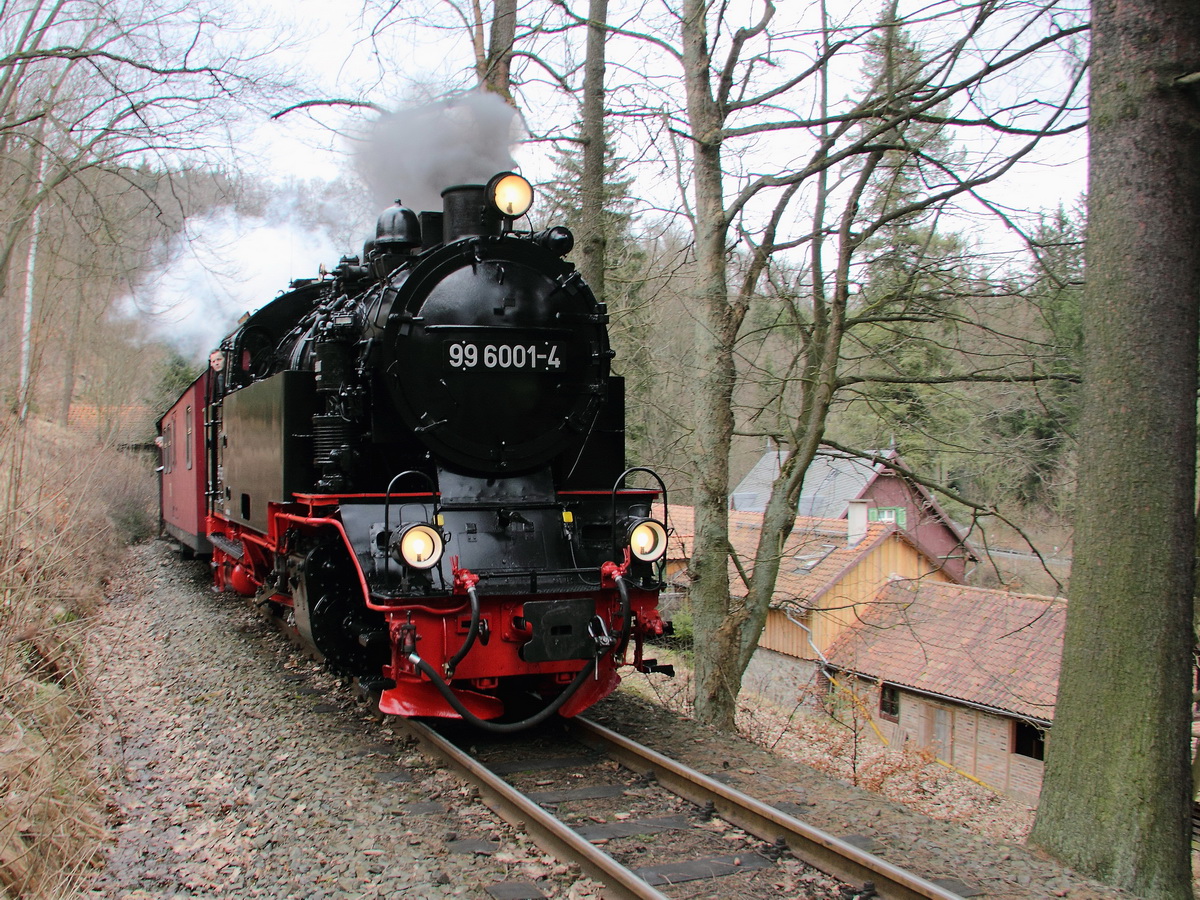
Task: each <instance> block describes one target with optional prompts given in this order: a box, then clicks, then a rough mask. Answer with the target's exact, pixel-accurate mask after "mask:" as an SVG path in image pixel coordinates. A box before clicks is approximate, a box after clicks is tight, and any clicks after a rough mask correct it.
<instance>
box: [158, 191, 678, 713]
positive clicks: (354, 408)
mask: <svg viewBox="0 0 1200 900" xmlns="http://www.w3.org/2000/svg"><path fill="white" fill-rule="evenodd" d="M442 199H443V210H442V211H441V212H422V213H421V214H420V215H419V216H418V215H417V214H416V213H415V212H413V211H412V210H410V209H408V208H406V207H404V206H402V205H400V203H399V201H397V205H395V206H393V207H391V208H390V209H388V210H386V211H385V212H384V213H383V215H382V216H380V218H379V221H378V225H377V228H376V234H375V237H374V239H373V240H370V241H368V242H367V243H366V245H365V247H364V250H363V255H362V256H361V257H345V258H343V259H342V260H341V261H340V263H339V264H338V265H337V267H336V268H335V269H334V270H333V271H332V272H325V271H322V272H321V274H320V277H318V278H314V279H307V280H298V281H295V282H293V283H292V285H291V287H290V289H289V290H288V291H287V292H285V293H283V294H281V295H280V296H279V297H277V298H276V299H274V300H273V301H271V302H270V303H268V304H266V305H265V306H264V307H262V308H261V309H260V310H258V311H257V312H255V313H254V314H252V315H250V316H248V317H246V318H245V319H244V320H243V321H242V323H241V325H240V326H239V327H238V329H237V330H236V331H234V332H233V334H231V335H230V336H229V337H227V338H226V339H225V340H224V341H223V342H222V343H221V345H220V348H219V350H217V351H214V353H213V354H212V356H211V357H210V366H209V369H208V370H207V371H206V372H205V373H204V374H202V375H201V376H200V377H199V378H198V379H197V380H196V382H195V383H193V384H192V385H191V386H190V387H189V388H188V389H187V390H186V391H185V392H184V394H183V395H182V396H181V397H180V398H179V400H178V401H176V403H175V404H174V405H173V406H172V407H171V408H170V409H169V410H168V412H167V413H166V414H165V415H164V416H163V418H162V419H161V420H160V423H159V426H160V441H159V442H160V444H161V447H162V468H161V472H162V505H163V509H162V517H163V522H164V528H165V530H166V531H167V532H168V533H169V534H171V535H173V536H174V537H175V538H176V539H177V540H179V541H180V542H181V543H182V544H184V545H186V546H187V547H189V548H191V549H192V550H195V551H197V552H200V553H205V554H211V559H212V568H213V574H214V582H215V586H216V587H217V588H219V589H232V590H234V591H236V592H238V593H240V594H243V595H246V596H249V597H253V598H255V600H256V602H257V603H258V604H259V605H261V606H263V607H265V608H267V609H269V610H270V611H272V612H273V613H275V614H276V615H277V616H279V617H281V618H283V619H284V620H285V621H286V622H288V623H290V626H291V627H292V628H293V630H294V633H295V634H296V635H297V636H298V637H299V638H300V639H301V640H302V641H303V642H304V643H306V644H307V645H308V646H309V647H311V648H312V650H314V651H315V652H316V653H318V654H319V655H320V656H321V657H323V658H324V660H325V661H326V663H327V664H328V665H329V666H330V667H331V668H332V669H334V670H335V671H337V672H339V673H342V674H345V675H348V676H352V677H354V678H356V679H357V680H358V681H359V683H360V684H361V685H362V686H363V687H364V688H366V689H367V690H369V691H372V692H373V693H377V694H378V696H379V709H380V710H381V711H382V712H384V713H388V714H395V715H401V716H421V717H427V716H428V717H450V718H455V717H457V718H461V719H465V720H467V721H469V722H471V723H473V724H475V725H476V726H478V727H481V728H485V729H489V730H500V731H510V730H517V729H519V728H523V727H527V726H529V725H532V724H534V723H535V722H537V721H541V720H542V719H545V718H547V717H549V716H550V715H553V714H555V713H558V714H560V715H563V716H572V715H576V714H578V713H580V712H581V711H583V710H585V709H586V708H587V707H589V706H590V705H592V704H593V703H595V702H596V701H598V700H600V699H601V698H603V697H605V696H606V695H608V694H609V693H610V692H611V691H613V690H614V689H615V688H616V686H617V684H618V683H619V681H620V677H619V675H618V668H619V667H621V666H628V665H632V666H633V668H634V669H636V670H638V671H642V672H654V671H659V672H664V673H666V674H673V673H671V671H670V667H669V666H659V665H657V664H656V661H655V660H652V659H646V658H644V656H643V643H644V640H645V639H646V638H647V637H650V636H657V635H661V634H663V633H664V630H669V625H668V624H666V623H664V622H663V621H662V619H661V618H660V616H659V614H658V593H659V590H660V588H661V587H662V575H663V566H664V561H665V553H666V548H667V531H666V528H665V527H664V524H663V522H664V521H666V489H665V486H664V485H663V482H662V480H661V479H660V478H659V477H658V476H657V475H656V474H655V473H653V472H652V471H651V470H649V469H645V468H640V467H639V468H635V469H628V470H627V469H626V468H625V460H624V456H625V450H624V408H623V382H622V379H621V378H619V377H617V376H614V375H612V374H611V373H610V370H609V362H610V359H611V357H612V355H613V354H612V351H611V350H610V348H609V341H608V334H607V329H606V323H607V321H608V317H607V314H606V311H605V307H604V305H603V304H602V303H599V302H598V301H597V300H596V298H595V296H594V295H593V293H592V292H591V290H590V289H589V288H588V286H587V285H586V284H585V283H584V281H583V280H582V278H581V277H580V276H579V274H578V272H576V271H575V268H574V266H573V265H571V264H570V263H568V262H566V261H565V260H564V259H563V257H564V255H565V254H566V253H568V252H569V251H570V249H571V247H572V244H573V243H574V239H573V237H572V235H571V233H570V231H569V230H568V229H566V228H565V227H561V226H559V227H553V228H549V229H547V230H545V231H542V232H539V233H518V232H517V231H516V230H515V229H514V225H515V222H516V220H517V219H519V218H521V217H522V216H524V214H525V213H526V212H527V211H528V209H529V207H530V205H531V203H532V199H533V190H532V188H531V186H530V185H529V183H528V182H527V181H526V180H525V179H524V178H522V177H521V176H519V175H516V174H514V173H511V172H504V173H501V174H499V175H497V176H495V177H494V178H492V179H491V180H490V181H489V182H488V183H487V184H486V185H463V186H456V187H451V188H447V189H446V190H445V191H443V193H442ZM636 473H642V474H636ZM634 482H636V483H638V484H641V485H643V486H641V487H634V486H631V484H632V483H634ZM645 484H650V485H651V486H650V487H649V488H647V487H645V486H644V485H645ZM655 504H658V506H657V507H656V506H655ZM655 509H661V510H662V511H663V512H662V515H661V517H656V516H654V515H652V512H653V511H654V510H655ZM531 710H532V711H531Z"/></svg>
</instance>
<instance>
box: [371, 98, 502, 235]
mask: <svg viewBox="0 0 1200 900" xmlns="http://www.w3.org/2000/svg"><path fill="white" fill-rule="evenodd" d="M515 117H516V113H515V111H514V110H513V109H512V107H510V106H508V105H507V104H506V103H505V102H504V101H503V100H501V99H500V98H499V97H497V96H496V95H495V94H489V93H486V92H483V91H473V92H471V93H469V94H464V95H461V96H460V97H457V98H455V99H453V100H449V101H445V102H442V103H436V104H430V105H428V106H420V107H413V108H410V109H404V110H400V111H399V112H394V113H385V114H384V115H382V116H380V117H379V118H378V119H377V120H376V121H375V123H374V124H373V125H372V127H371V130H370V132H369V134H368V135H367V138H366V140H365V141H364V142H363V143H362V144H361V145H360V146H359V148H358V149H357V150H356V152H355V161H356V168H357V170H358V174H359V176H360V177H361V178H362V179H363V181H364V182H366V184H367V187H368V190H370V192H371V196H372V199H373V200H375V202H376V203H377V205H378V206H379V208H380V209H383V208H384V207H387V206H390V205H391V204H392V203H393V202H394V201H395V200H397V199H400V200H403V201H404V205H405V206H407V207H410V208H411V209H414V210H416V211H418V212H420V211H421V210H426V209H428V210H440V209H441V208H442V201H441V193H442V190H443V189H445V188H447V187H450V186H451V185H455V184H483V183H484V182H486V181H487V180H488V179H489V178H491V177H492V176H493V175H495V174H496V173H497V172H503V171H506V170H508V169H512V168H513V167H514V166H515V165H516V163H515V161H514V160H513V157H512V154H511V153H510V148H511V146H512V144H513V141H514V137H515V133H516V130H517V128H518V123H517V122H516V119H515Z"/></svg>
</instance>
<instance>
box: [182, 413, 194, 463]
mask: <svg viewBox="0 0 1200 900" xmlns="http://www.w3.org/2000/svg"><path fill="white" fill-rule="evenodd" d="M184 415H186V416H187V419H186V420H185V421H184V426H183V429H184V434H185V435H186V440H185V441H184V444H183V460H184V464H185V465H186V466H187V467H188V468H189V469H190V468H191V467H192V408H191V407H190V406H189V407H188V408H187V411H186V412H185V413H184Z"/></svg>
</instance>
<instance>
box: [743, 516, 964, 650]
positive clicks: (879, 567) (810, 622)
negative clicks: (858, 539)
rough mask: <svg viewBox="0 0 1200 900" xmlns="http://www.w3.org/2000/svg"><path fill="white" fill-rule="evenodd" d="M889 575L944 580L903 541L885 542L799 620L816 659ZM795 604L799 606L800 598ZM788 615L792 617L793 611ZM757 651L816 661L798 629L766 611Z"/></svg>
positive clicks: (781, 616) (776, 611) (780, 615)
mask: <svg viewBox="0 0 1200 900" xmlns="http://www.w3.org/2000/svg"><path fill="white" fill-rule="evenodd" d="M894 575H896V576H899V577H901V578H922V577H924V578H932V579H935V580H937V581H949V580H950V578H949V577H948V576H946V575H945V574H943V573H942V572H941V570H939V569H938V568H937V567H936V566H935V565H934V564H933V563H932V562H930V561H929V560H928V559H927V558H926V557H925V556H924V555H923V554H921V553H920V552H919V551H918V550H917V549H916V548H915V547H913V546H912V545H911V544H909V543H908V542H907V541H905V540H903V539H901V538H900V537H899V536H897V535H892V536H890V537H888V539H887V540H885V541H883V542H882V543H881V544H879V545H878V546H877V547H875V548H874V549H872V550H871V551H870V552H869V553H867V554H866V555H865V556H863V557H861V558H860V559H859V562H858V565H856V566H854V567H853V568H851V569H849V570H847V571H846V572H845V573H844V574H843V575H842V576H841V577H840V578H839V579H838V580H837V581H835V582H834V583H833V585H832V586H831V587H830V588H829V590H827V591H825V592H824V593H822V594H821V595H820V597H818V598H817V602H816V608H815V609H813V610H812V611H810V612H808V613H807V614H806V615H805V616H804V618H803V621H804V623H805V625H807V626H808V627H809V628H810V629H812V635H813V641H814V642H815V643H816V645H817V647H818V648H820V650H821V652H822V653H823V652H825V650H827V649H828V648H829V646H830V645H831V644H832V643H833V642H834V641H836V640H837V639H838V637H839V636H840V635H841V634H842V632H843V631H845V630H846V627H847V626H848V625H850V624H852V623H854V622H856V621H857V619H858V614H859V613H860V612H862V611H864V607H865V605H866V604H869V603H871V602H873V600H874V598H875V595H876V594H877V593H878V592H879V589H880V588H881V587H883V585H884V584H886V583H887V581H888V579H889V578H891V577H892V576H894ZM797 600H798V602H799V603H801V604H805V599H804V598H797ZM805 605H808V604H805ZM792 614H793V616H795V615H797V612H796V611H795V609H794V608H793V613H792ZM759 646H761V647H766V648H767V649H768V650H775V651H777V652H779V653H786V654H787V655H788V656H794V657H796V658H798V659H817V658H818V654H817V653H816V652H814V650H813V648H812V647H811V646H810V644H809V641H808V635H806V634H805V633H804V629H803V628H800V627H798V626H796V625H794V624H793V623H792V622H790V621H789V620H788V618H787V615H786V614H785V613H784V612H783V611H782V610H780V609H772V610H770V611H769V612H768V613H767V624H766V628H765V629H764V630H763V635H762V639H761V641H760V642H759Z"/></svg>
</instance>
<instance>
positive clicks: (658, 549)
mask: <svg viewBox="0 0 1200 900" xmlns="http://www.w3.org/2000/svg"><path fill="white" fill-rule="evenodd" d="M629 550H630V552H632V553H633V555H634V557H635V558H636V559H640V560H641V561H642V562H655V561H656V560H659V559H662V557H663V555H664V554H665V553H666V552H667V529H666V528H664V527H663V525H662V523H661V522H656V521H655V520H654V519H639V520H638V521H636V522H634V523H633V525H632V526H630V528H629Z"/></svg>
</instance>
